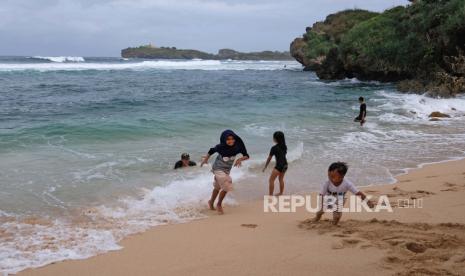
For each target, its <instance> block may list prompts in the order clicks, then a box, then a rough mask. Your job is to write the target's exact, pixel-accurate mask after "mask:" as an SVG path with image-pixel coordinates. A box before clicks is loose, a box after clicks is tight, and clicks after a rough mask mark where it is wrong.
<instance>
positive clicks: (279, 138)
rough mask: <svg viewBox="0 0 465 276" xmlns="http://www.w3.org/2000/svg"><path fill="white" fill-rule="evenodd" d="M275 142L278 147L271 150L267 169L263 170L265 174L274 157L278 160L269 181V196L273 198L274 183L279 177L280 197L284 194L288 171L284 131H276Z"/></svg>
mask: <svg viewBox="0 0 465 276" xmlns="http://www.w3.org/2000/svg"><path fill="white" fill-rule="evenodd" d="M273 141H274V142H275V144H276V145H274V146H273V147H272V148H271V150H270V154H269V155H268V159H266V164H265V167H264V168H263V172H265V170H266V167H268V164H270V161H271V158H273V156H274V157H275V159H276V165H275V167H274V169H273V171H272V172H271V175H270V180H269V195H270V196H272V195H273V192H274V182H275V180H276V178H277V177H279V178H278V179H279V194H276V195H277V196H280V195H282V194H283V192H284V175H285V174H286V171H287V159H286V154H287V146H286V139H285V138H284V133H283V132H282V131H276V132H275V133H274V134H273Z"/></svg>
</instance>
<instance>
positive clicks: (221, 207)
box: [216, 191, 228, 215]
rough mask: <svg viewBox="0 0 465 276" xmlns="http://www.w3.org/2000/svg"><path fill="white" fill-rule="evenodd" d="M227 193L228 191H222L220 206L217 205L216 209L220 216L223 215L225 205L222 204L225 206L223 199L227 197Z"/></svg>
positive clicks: (219, 200) (219, 198) (219, 199)
mask: <svg viewBox="0 0 465 276" xmlns="http://www.w3.org/2000/svg"><path fill="white" fill-rule="evenodd" d="M227 193H228V192H226V191H221V192H220V196H219V197H218V204H217V205H216V208H217V210H218V213H219V214H220V215H222V214H223V205H222V204H223V199H224V198H225V197H226V194H227Z"/></svg>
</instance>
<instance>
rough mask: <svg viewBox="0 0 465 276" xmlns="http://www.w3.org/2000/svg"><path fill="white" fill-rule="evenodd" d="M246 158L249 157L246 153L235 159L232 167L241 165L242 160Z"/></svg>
mask: <svg viewBox="0 0 465 276" xmlns="http://www.w3.org/2000/svg"><path fill="white" fill-rule="evenodd" d="M247 159H249V156H248V155H243V156H242V157H241V158H239V159H237V160H236V163H235V164H234V167H240V166H242V161H245V160H247Z"/></svg>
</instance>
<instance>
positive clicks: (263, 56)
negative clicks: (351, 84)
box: [121, 45, 292, 60]
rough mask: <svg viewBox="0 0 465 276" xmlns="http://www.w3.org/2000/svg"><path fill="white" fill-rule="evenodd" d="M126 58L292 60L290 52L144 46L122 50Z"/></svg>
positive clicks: (122, 54)
mask: <svg viewBox="0 0 465 276" xmlns="http://www.w3.org/2000/svg"><path fill="white" fill-rule="evenodd" d="M121 56H122V57H124V58H146V59H195V58H200V59H223V60H226V59H233V60H291V59H292V57H291V55H290V53H289V52H278V51H262V52H250V53H242V52H238V51H234V50H231V49H221V50H219V51H218V54H216V55H214V54H210V53H205V52H202V51H198V50H185V49H176V48H175V47H154V46H152V45H144V46H140V47H132V48H126V49H123V50H121Z"/></svg>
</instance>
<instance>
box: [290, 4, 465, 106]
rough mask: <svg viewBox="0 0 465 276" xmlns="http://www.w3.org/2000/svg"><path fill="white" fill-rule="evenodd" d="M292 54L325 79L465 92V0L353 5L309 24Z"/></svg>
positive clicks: (436, 92) (409, 89)
mask: <svg viewBox="0 0 465 276" xmlns="http://www.w3.org/2000/svg"><path fill="white" fill-rule="evenodd" d="M290 50H291V55H292V56H293V57H294V58H295V59H296V60H297V61H298V62H300V63H302V64H303V65H304V66H305V68H306V70H313V71H315V72H316V74H317V75H318V77H319V78H321V79H329V80H332V79H342V78H353V77H356V78H358V79H361V80H378V81H383V82H397V83H398V88H399V90H401V91H406V92H418V93H424V92H427V93H429V94H430V95H432V96H444V97H450V96H455V95H456V94H458V93H465V57H464V52H465V0H441V1H436V0H417V1H413V2H412V4H410V5H408V6H406V7H404V6H399V7H395V8H392V9H389V10H386V11H384V12H383V13H373V12H369V11H364V10H348V11H342V12H339V13H336V14H332V15H329V16H328V17H327V18H326V20H325V21H323V22H317V23H315V24H313V26H312V27H307V29H306V32H305V34H304V35H303V36H302V37H300V38H296V39H295V40H294V41H293V42H292V43H291V46H290Z"/></svg>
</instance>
